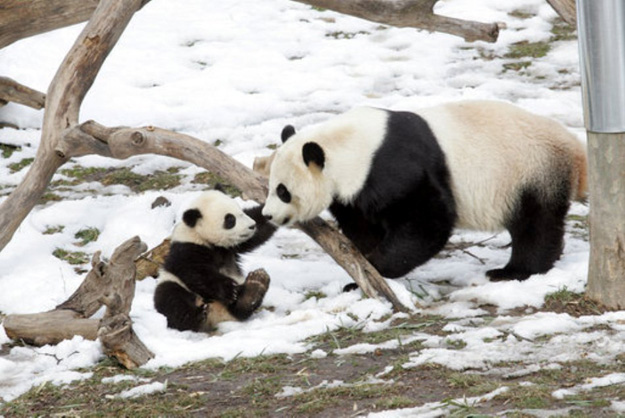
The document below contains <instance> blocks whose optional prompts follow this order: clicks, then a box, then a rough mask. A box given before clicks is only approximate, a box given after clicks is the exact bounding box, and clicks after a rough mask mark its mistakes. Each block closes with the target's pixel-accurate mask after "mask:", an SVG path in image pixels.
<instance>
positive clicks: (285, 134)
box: [280, 125, 295, 144]
mask: <svg viewBox="0 0 625 418" xmlns="http://www.w3.org/2000/svg"><path fill="white" fill-rule="evenodd" d="M293 135H295V128H294V127H293V126H292V125H286V126H285V127H284V129H282V133H281V134H280V138H282V143H283V144H284V143H285V142H286V140H287V139H289V138H290V137H292V136H293Z"/></svg>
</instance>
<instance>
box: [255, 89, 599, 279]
mask: <svg viewBox="0 0 625 418" xmlns="http://www.w3.org/2000/svg"><path fill="white" fill-rule="evenodd" d="M282 140H283V142H284V144H283V145H282V146H281V147H280V148H279V149H278V150H277V151H276V153H275V154H274V155H272V156H270V157H269V158H265V159H263V160H262V161H259V163H260V162H262V163H263V164H257V169H258V170H263V171H266V165H267V164H269V163H270V164H271V166H270V169H269V195H268V196H267V201H266V203H265V207H264V209H263V214H264V215H265V216H266V217H267V218H268V219H270V220H271V221H272V222H273V223H275V224H276V225H289V224H291V223H293V222H301V221H306V220H309V219H312V218H313V217H315V216H317V215H318V214H319V213H321V212H322V211H323V210H325V209H329V210H330V212H331V213H332V215H333V216H334V217H335V218H336V220H337V222H338V224H339V226H340V228H341V230H342V231H343V233H344V234H345V235H346V236H347V237H348V238H350V239H351V241H352V242H353V243H354V244H355V245H356V246H357V247H358V249H359V250H360V251H361V252H362V253H363V255H364V256H365V257H366V258H367V259H368V260H369V261H370V262H371V264H373V266H374V267H376V269H377V270H378V271H379V272H380V274H382V275H383V276H385V277H389V278H394V277H400V276H403V275H405V274H407V273H409V272H410V271H411V270H412V269H414V268H415V267H417V266H419V265H421V264H423V263H425V262H426V261H428V260H429V259H431V258H432V257H433V256H434V255H436V254H437V253H438V252H439V251H440V250H441V249H442V248H443V247H444V245H445V243H446V242H447V240H448V239H449V237H450V235H451V234H452V231H453V229H454V228H467V229H477V230H483V231H500V230H502V229H507V230H508V232H509V233H510V236H511V238H512V254H511V257H510V261H509V262H508V264H506V265H505V266H504V267H502V268H496V269H492V270H489V271H487V272H486V274H487V275H488V276H489V277H490V278H491V280H510V279H517V280H524V279H527V278H528V277H529V276H531V275H533V274H540V273H545V272H547V271H548V270H549V269H551V267H553V264H554V262H555V261H556V260H557V259H558V258H559V257H560V254H561V252H562V249H563V236H564V218H565V216H566V213H567V210H568V208H569V201H570V200H571V199H583V198H584V197H585V193H586V165H587V162H586V152H585V149H584V146H583V145H582V144H581V143H580V142H579V141H578V140H577V138H575V137H574V136H573V135H572V134H571V133H569V132H568V131H567V130H566V129H565V128H564V127H563V126H562V125H560V124H559V123H557V122H555V121H553V120H550V119H547V118H544V117H542V116H538V115H534V114H532V113H529V112H526V111H524V110H522V109H520V108H518V107H516V106H513V105H511V104H507V103H501V102H492V101H466V102H457V103H448V104H444V105H440V106H436V107H431V108H425V109H408V110H407V111H392V110H385V109H376V108H370V107H362V108H356V109H353V110H351V111H349V112H347V113H344V114H342V115H338V116H337V117H335V118H333V119H330V120H328V121H327V122H324V123H321V124H319V125H317V126H315V127H311V128H310V129H306V130H303V131H302V132H301V133H300V132H298V133H295V130H294V129H293V128H292V127H291V126H287V127H286V128H285V129H284V131H283V133H282Z"/></svg>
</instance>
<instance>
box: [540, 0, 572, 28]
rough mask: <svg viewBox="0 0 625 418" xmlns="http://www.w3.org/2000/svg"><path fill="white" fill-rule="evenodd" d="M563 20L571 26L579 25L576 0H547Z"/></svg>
mask: <svg viewBox="0 0 625 418" xmlns="http://www.w3.org/2000/svg"><path fill="white" fill-rule="evenodd" d="M547 2H548V3H549V4H550V5H551V7H553V9H554V10H555V11H556V13H558V14H559V15H560V17H561V18H562V20H564V21H565V22H566V23H568V24H569V25H571V26H577V11H576V8H575V0H547Z"/></svg>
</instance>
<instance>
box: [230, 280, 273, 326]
mask: <svg viewBox="0 0 625 418" xmlns="http://www.w3.org/2000/svg"><path fill="white" fill-rule="evenodd" d="M269 281H270V279H269V275H268V274H267V272H266V271H265V270H264V269H258V270H254V271H251V272H250V273H249V274H248V275H247V278H246V279H245V283H243V284H242V285H241V289H240V291H239V297H238V298H237V300H236V302H234V303H233V304H231V305H230V306H229V307H228V310H229V311H230V313H232V315H233V316H234V317H236V318H237V319H239V320H245V319H247V318H249V317H250V316H251V315H252V314H253V313H254V311H255V310H256V309H258V307H259V306H260V305H261V303H263V298H264V297H265V293H267V289H268V288H269Z"/></svg>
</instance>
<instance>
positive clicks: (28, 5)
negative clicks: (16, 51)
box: [0, 0, 98, 48]
mask: <svg viewBox="0 0 625 418" xmlns="http://www.w3.org/2000/svg"><path fill="white" fill-rule="evenodd" d="M97 5H98V0H3V1H2V5H1V6H0V48H4V47H5V46H7V45H10V44H12V43H13V42H15V41H18V40H20V39H23V38H27V37H29V36H33V35H37V34H39V33H44V32H47V31H51V30H54V29H58V28H62V27H65V26H69V25H73V24H75V23H80V22H84V21H86V20H87V19H89V17H90V16H91V14H92V13H93V11H94V10H95V8H96V6H97Z"/></svg>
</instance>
